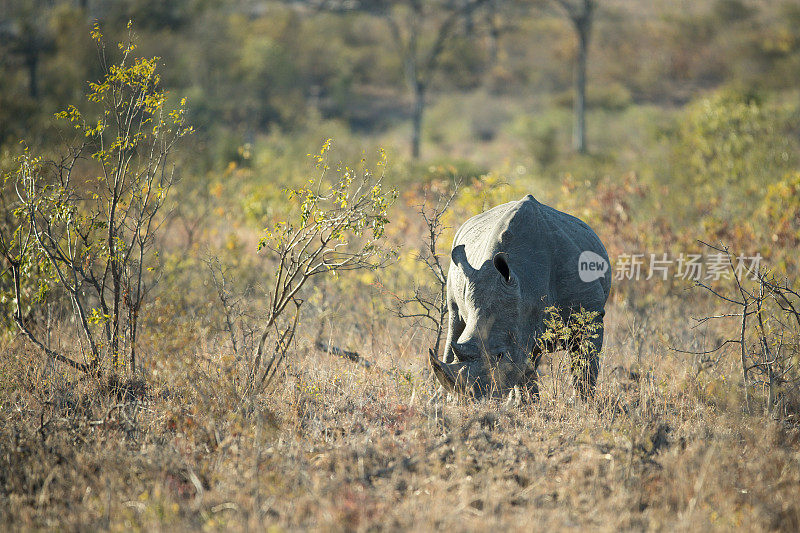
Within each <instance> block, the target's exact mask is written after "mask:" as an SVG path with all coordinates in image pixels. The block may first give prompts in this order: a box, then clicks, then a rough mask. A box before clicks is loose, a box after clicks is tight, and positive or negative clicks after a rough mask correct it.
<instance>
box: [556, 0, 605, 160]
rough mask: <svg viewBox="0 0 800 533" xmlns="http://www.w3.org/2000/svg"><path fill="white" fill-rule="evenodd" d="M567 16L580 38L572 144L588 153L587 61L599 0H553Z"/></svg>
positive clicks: (576, 67)
mask: <svg viewBox="0 0 800 533" xmlns="http://www.w3.org/2000/svg"><path fill="white" fill-rule="evenodd" d="M553 2H554V3H555V5H556V6H558V8H560V10H561V11H562V12H563V13H564V14H565V15H566V16H567V18H568V19H569V21H570V23H571V24H572V27H573V29H574V30H575V37H576V38H577V39H578V50H577V56H576V58H575V77H574V79H573V83H574V86H575V101H574V103H573V110H574V114H575V117H574V121H575V122H574V124H573V128H572V146H573V147H574V148H575V150H576V151H577V152H578V153H581V154H583V153H586V150H587V148H586V62H587V58H588V56H589V40H590V39H591V36H592V23H593V22H594V14H595V9H596V7H597V0H553Z"/></svg>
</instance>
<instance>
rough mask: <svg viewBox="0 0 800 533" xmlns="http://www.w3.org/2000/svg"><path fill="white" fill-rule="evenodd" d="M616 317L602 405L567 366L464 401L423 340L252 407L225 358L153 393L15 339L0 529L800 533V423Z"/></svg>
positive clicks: (306, 360)
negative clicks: (582, 392)
mask: <svg viewBox="0 0 800 533" xmlns="http://www.w3.org/2000/svg"><path fill="white" fill-rule="evenodd" d="M609 317H610V318H609V341H608V347H607V350H606V354H605V359H604V368H603V374H602V378H601V386H602V390H601V392H600V394H599V397H598V400H597V401H596V402H593V403H590V404H586V403H583V402H581V401H579V400H577V399H576V398H575V395H574V393H573V391H572V389H571V388H570V387H569V386H568V382H567V379H566V377H565V376H564V375H563V373H561V372H560V371H559V368H560V367H561V366H563V365H560V358H561V356H560V355H558V354H557V355H555V356H554V357H553V359H552V361H550V362H545V363H544V364H543V371H544V372H543V373H544V374H545V375H544V376H543V378H542V379H543V387H542V399H541V401H540V402H538V403H536V404H533V405H523V406H519V407H515V406H507V405H505V404H503V403H498V402H492V401H486V402H478V403H475V402H470V403H459V402H454V401H447V400H446V399H443V398H440V397H438V396H437V395H436V394H435V389H434V387H433V385H432V383H431V380H430V379H429V378H427V377H426V374H427V370H426V369H425V368H424V366H423V362H424V359H423V358H422V357H421V356H420V357H413V358H410V357H407V358H404V359H399V360H398V359H395V358H394V357H392V356H390V355H389V354H393V353H397V350H399V349H400V348H401V347H405V346H409V347H410V348H408V349H409V350H411V351H413V349H414V348H413V346H415V343H416V344H420V342H419V341H414V340H413V339H412V340H411V341H409V339H411V338H412V337H413V336H414V335H415V334H416V333H415V332H407V333H406V334H405V336H395V337H394V338H395V339H400V340H395V341H394V344H392V342H390V341H388V340H384V342H383V346H381V343H380V342H378V343H376V346H378V348H376V349H375V355H374V357H375V359H376V361H375V362H376V366H377V367H379V369H378V370H374V369H373V370H366V369H363V368H361V367H358V366H355V365H352V364H351V363H348V362H346V361H344V360H340V359H337V358H334V357H332V356H328V355H326V354H321V353H319V352H314V351H310V350H309V349H306V348H304V347H303V345H302V344H301V345H300V346H299V347H298V349H297V351H296V352H295V354H296V359H295V360H294V361H293V363H292V364H291V365H290V366H289V367H287V370H286V375H285V376H284V379H282V380H280V382H279V383H278V385H277V387H276V388H275V389H274V390H272V391H270V393H269V394H265V395H262V396H259V397H256V398H253V399H252V400H250V399H241V398H239V397H238V396H237V395H236V393H235V390H234V388H233V387H232V386H231V385H229V383H230V381H229V380H228V379H227V376H226V375H225V372H226V371H225V369H224V365H222V364H221V362H220V361H221V360H220V357H219V356H218V355H213V354H212V353H210V352H209V353H205V354H202V355H201V356H197V357H195V358H192V359H186V360H174V359H164V360H163V361H157V364H154V365H153V366H151V373H153V374H154V375H155V376H157V377H152V378H151V380H150V383H151V385H150V386H149V388H147V389H144V388H143V386H142V385H141V384H135V383H134V384H130V383H126V384H122V385H124V386H122V385H120V384H109V383H98V382H93V381H91V380H83V381H80V380H78V381H76V379H75V377H74V376H67V377H58V376H57V375H56V374H55V373H51V372H47V371H46V369H45V365H43V364H41V363H39V357H38V355H36V354H32V353H28V352H27V350H26V349H25V348H24V347H22V346H19V345H14V346H9V347H8V348H7V350H6V352H7V353H11V354H13V356H12V357H9V358H4V359H3V361H4V362H3V366H2V368H0V378H1V379H2V396H0V401H2V405H1V406H0V413H2V414H0V417H1V418H0V487H1V489H0V524H2V526H0V527H2V528H4V529H5V528H14V529H34V528H36V529H38V528H56V529H60V530H61V529H66V530H70V529H87V528H88V529H109V530H123V529H124V530H127V529H131V528H142V529H178V530H187V529H192V530H194V529H200V528H206V529H229V528H232V529H235V530H241V529H269V528H275V529H278V530H281V529H288V530H298V529H322V530H374V529H412V530H430V529H433V528H437V529H448V530H451V529H455V530H486V529H490V528H495V529H497V528H499V529H502V530H525V531H530V530H531V529H535V530H543V529H545V528H553V529H578V528H587V527H588V528H591V529H593V530H619V529H628V530H630V529H633V530H645V529H647V530H674V529H686V530H706V529H717V530H719V529H733V528H742V529H744V530H756V531H758V530H776V529H777V530H787V531H794V530H797V529H798V528H800V501H798V500H797V494H798V493H800V432H798V429H797V428H796V427H793V426H791V425H789V424H787V423H785V422H783V423H779V422H776V421H770V420H768V419H765V417H764V416H763V415H761V414H753V415H746V414H743V412H742V410H741V407H740V406H741V403H740V398H739V392H738V383H736V382H727V381H726V380H724V379H722V378H721V376H722V375H726V374H727V375H735V374H734V372H735V370H734V369H733V368H731V369H730V373H728V369H727V368H726V367H725V362H723V363H721V364H720V366H719V367H718V368H715V369H714V372H715V373H714V374H713V375H711V374H709V373H707V372H706V373H701V374H699V375H696V373H695V372H694V371H693V370H692V365H691V364H690V361H687V360H686V359H684V358H682V357H679V356H678V355H676V354H674V353H673V352H670V351H668V350H667V349H666V348H665V347H664V346H663V344H662V343H661V341H659V340H658V339H659V338H660V336H661V337H663V335H660V334H659V331H655V332H654V333H653V334H650V333H647V335H646V337H645V338H635V336H634V333H633V332H637V333H638V334H639V335H640V337H641V336H642V335H644V333H642V332H647V330H646V328H645V326H642V325H641V324H642V323H645V324H646V323H647V321H646V320H643V319H641V318H640V322H639V324H640V325H639V326H637V327H635V328H630V327H628V326H626V324H628V325H629V324H630V323H631V321H632V320H633V314H632V313H631V312H630V311H629V310H627V309H626V308H625V307H624V306H622V305H620V304H615V306H614V307H613V308H612V309H611V312H610V313H609ZM670 320H672V322H670V323H672V324H674V320H675V319H670ZM659 327H661V326H659ZM656 329H658V328H656ZM417 336H418V335H417ZM381 338H382V339H383V337H381ZM389 338H392V337H391V336H389V335H388V332H387V333H386V336H385V339H389ZM373 340H374V339H373ZM401 345H402V346H401ZM642 361H646V362H647V363H646V364H643V363H642ZM153 369H157V372H152V370H153Z"/></svg>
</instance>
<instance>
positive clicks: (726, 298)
mask: <svg viewBox="0 0 800 533" xmlns="http://www.w3.org/2000/svg"><path fill="white" fill-rule="evenodd" d="M703 244H705V245H706V246H708V247H709V248H711V249H712V250H715V251H716V252H717V253H720V254H723V256H724V258H726V259H727V275H726V276H724V277H721V279H720V281H725V278H727V281H728V282H729V283H728V287H723V286H714V285H711V284H707V283H705V282H703V281H697V282H696V286H698V287H701V288H703V289H704V290H706V291H708V292H709V293H710V294H711V295H712V296H713V297H714V298H715V299H716V300H718V301H721V302H723V303H724V304H725V305H726V307H728V309H726V310H725V311H722V312H720V313H717V314H715V315H710V316H706V317H702V318H699V319H697V321H698V322H699V323H706V322H709V321H712V320H714V321H718V320H730V319H733V320H736V321H738V324H737V327H736V328H735V331H736V336H735V337H732V338H728V339H726V340H723V341H722V342H721V343H720V344H719V345H718V346H716V347H714V348H712V349H710V350H706V351H703V352H700V353H701V354H702V355H704V356H706V357H708V356H710V355H713V354H718V353H720V352H721V351H722V350H723V349H724V348H726V347H728V346H731V345H735V346H737V348H738V349H737V352H738V356H739V359H740V365H741V372H742V387H743V392H744V399H745V405H746V407H747V409H750V406H751V399H752V400H755V401H758V400H761V401H762V402H763V405H764V409H765V411H767V412H768V413H772V414H775V415H776V416H781V417H783V416H788V415H791V416H796V415H797V414H798V410H797V408H798V402H799V401H800V367H799V366H798V365H800V293H798V291H797V289H795V288H794V285H793V284H792V283H791V282H790V281H789V280H788V279H783V280H779V279H776V278H775V276H773V275H772V274H771V272H770V271H769V270H768V269H766V268H757V269H756V268H750V269H748V268H746V265H744V263H743V262H742V260H741V258H739V260H736V262H735V261H734V260H735V256H733V255H731V253H730V251H729V249H728V247H727V246H712V245H710V244H706V243H703ZM718 285H721V283H720V284H718ZM730 308H733V310H732V311H731V310H730ZM693 353H697V352H693ZM719 357H721V355H720V356H717V357H716V359H713V360H712V359H710V358H708V359H707V360H709V361H718V360H719Z"/></svg>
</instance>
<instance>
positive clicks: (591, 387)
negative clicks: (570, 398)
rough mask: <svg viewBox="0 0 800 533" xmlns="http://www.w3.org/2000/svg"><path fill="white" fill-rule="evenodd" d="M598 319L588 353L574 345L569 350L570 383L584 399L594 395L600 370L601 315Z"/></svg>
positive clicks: (601, 343) (601, 346) (601, 345)
mask: <svg viewBox="0 0 800 533" xmlns="http://www.w3.org/2000/svg"><path fill="white" fill-rule="evenodd" d="M598 320H599V321H600V327H599V328H598V329H597V330H596V331H595V333H596V334H597V337H596V338H594V339H592V341H591V347H590V349H589V353H588V354H585V353H581V352H580V350H577V349H575V347H572V348H571V349H570V350H569V355H570V360H571V364H570V366H571V367H572V383H573V384H574V385H575V388H576V389H577V390H578V392H579V393H580V395H581V398H583V399H584V400H586V399H589V398H593V397H594V391H595V385H596V384H597V375H598V374H599V372H600V350H601V349H602V348H603V317H602V316H600V317H599V318H598ZM571 344H572V343H571Z"/></svg>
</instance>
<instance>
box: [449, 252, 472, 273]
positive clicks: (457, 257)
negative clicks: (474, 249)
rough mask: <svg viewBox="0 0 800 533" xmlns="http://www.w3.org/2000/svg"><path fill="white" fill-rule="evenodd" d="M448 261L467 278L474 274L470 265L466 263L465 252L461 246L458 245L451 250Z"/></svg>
mask: <svg viewBox="0 0 800 533" xmlns="http://www.w3.org/2000/svg"><path fill="white" fill-rule="evenodd" d="M450 259H451V260H452V261H453V263H454V264H455V265H456V266H457V267H459V268H460V269H461V271H462V272H464V275H466V276H467V277H470V276H471V275H472V274H473V273H474V272H475V269H474V268H472V265H470V264H469V261H467V252H466V248H465V246H464V245H463V244H459V245H458V246H456V247H455V248H453V251H452V252H451V253H450Z"/></svg>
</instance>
